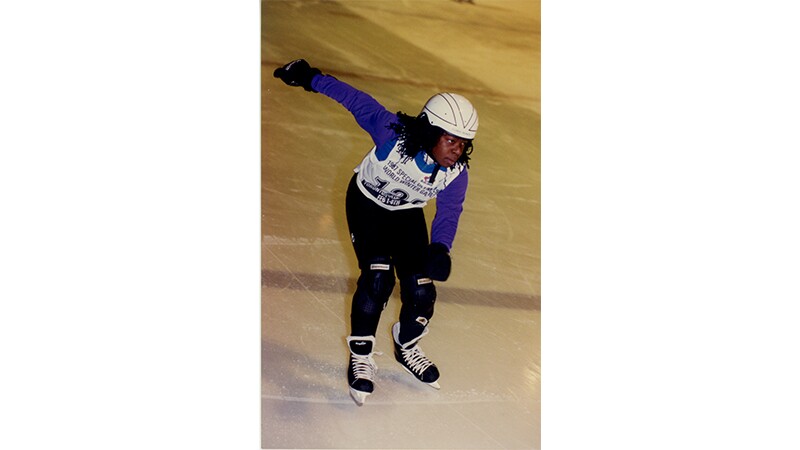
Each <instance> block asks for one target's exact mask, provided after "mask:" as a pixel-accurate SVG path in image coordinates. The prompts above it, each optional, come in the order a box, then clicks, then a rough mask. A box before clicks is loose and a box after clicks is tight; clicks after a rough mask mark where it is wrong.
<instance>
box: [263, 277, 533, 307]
mask: <svg viewBox="0 0 800 450" xmlns="http://www.w3.org/2000/svg"><path fill="white" fill-rule="evenodd" d="M293 280H295V281H297V282H298V283H300V285H301V286H303V289H304V290H306V291H308V292H312V291H317V292H327V293H333V294H352V290H353V289H354V286H355V285H356V278H354V277H348V276H345V275H336V274H319V273H302V272H291V271H289V270H288V269H287V270H286V271H280V270H267V269H264V270H262V271H261V286H263V287H274V288H284V287H286V288H287V289H292V288H291V283H290V282H291V281H293ZM287 286H288V287H287ZM436 289H437V290H439V292H440V293H441V294H442V295H440V296H439V297H438V298H437V299H436V301H437V302H443V303H456V304H459V303H460V304H470V305H483V306H496V307H500V308H515V309H526V310H534V311H541V297H540V296H538V295H533V294H520V293H515V292H497V291H488V290H479V289H468V288H457V287H449V286H443V285H441V284H440V285H437V286H436Z"/></svg>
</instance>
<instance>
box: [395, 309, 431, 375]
mask: <svg viewBox="0 0 800 450" xmlns="http://www.w3.org/2000/svg"><path fill="white" fill-rule="evenodd" d="M426 334H428V329H427V328H425V331H423V332H422V334H421V335H419V336H417V337H416V338H414V339H412V340H410V341H409V342H406V343H404V344H401V343H400V322H397V323H395V324H394V325H393V326H392V336H393V337H394V357H395V359H396V360H397V362H399V363H400V364H401V365H402V366H403V368H404V369H406V371H407V372H408V373H410V374H411V375H414V376H415V377H416V378H417V379H418V380H419V381H421V382H423V383H425V384H427V385H428V386H430V387H432V388H434V389H439V388H440V387H441V386H439V382H438V380H439V369H437V368H436V365H435V364H433V363H432V362H431V360H429V359H428V358H427V357H426V356H425V353H423V351H422V349H421V348H420V347H419V345H418V344H417V342H418V341H419V340H420V339H422V337H423V336H425V335H426Z"/></svg>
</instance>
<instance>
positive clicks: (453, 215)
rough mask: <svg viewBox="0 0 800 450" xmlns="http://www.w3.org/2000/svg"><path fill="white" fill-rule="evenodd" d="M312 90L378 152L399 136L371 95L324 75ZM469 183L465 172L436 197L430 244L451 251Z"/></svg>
mask: <svg viewBox="0 0 800 450" xmlns="http://www.w3.org/2000/svg"><path fill="white" fill-rule="evenodd" d="M311 87H312V88H313V89H314V90H315V91H317V92H319V93H321V94H323V95H325V96H327V97H330V98H332V99H334V100H336V101H337V102H339V103H340V104H342V106H344V107H345V108H347V110H348V111H350V113H351V114H353V117H355V119H356V122H357V123H358V125H359V126H360V127H361V128H363V129H364V131H366V132H367V133H369V135H370V136H371V137H372V141H373V142H374V144H375V147H376V149H381V148H384V147H385V146H386V144H387V143H389V142H390V141H393V140H396V139H397V134H396V133H395V132H394V131H393V130H392V129H391V128H389V124H391V123H398V121H399V120H398V118H397V115H396V114H395V113H392V112H390V111H388V110H387V109H386V108H384V107H383V105H381V104H380V103H378V101H377V100H375V99H374V98H372V97H371V96H370V95H368V94H366V93H364V92H362V91H359V90H358V89H356V88H354V87H352V86H350V85H348V84H347V83H344V82H342V81H339V80H337V79H336V78H334V77H331V76H325V75H317V76H315V77H314V79H313V80H312V81H311ZM468 184H469V177H468V172H467V170H466V169H464V170H463V171H462V172H461V173H460V174H459V175H458V176H456V177H455V178H454V179H453V180H452V182H451V183H449V184H448V185H447V186H446V187H445V188H444V189H442V190H440V191H439V192H438V194H437V195H436V197H435V198H436V215H435V216H434V218H433V223H432V224H431V242H439V243H442V244H444V245H446V246H447V248H448V249H452V247H453V241H454V239H455V236H456V230H457V229H458V221H459V218H460V217H461V212H462V211H463V205H464V200H465V198H466V194H467V185H468Z"/></svg>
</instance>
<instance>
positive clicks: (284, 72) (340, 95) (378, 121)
mask: <svg viewBox="0 0 800 450" xmlns="http://www.w3.org/2000/svg"><path fill="white" fill-rule="evenodd" d="M273 75H274V76H275V77H276V78H280V79H281V80H283V82H284V83H286V84H288V85H289V86H300V87H303V88H304V89H305V90H307V91H311V92H319V93H320V94H323V95H325V96H327V97H330V98H332V99H334V100H336V101H337V102H339V103H340V104H341V105H342V106H344V107H345V108H347V110H348V111H350V113H351V114H353V117H355V119H356V122H357V123H358V125H359V126H360V127H361V128H363V129H364V131H366V132H367V133H369V135H370V136H371V137H372V140H373V142H375V145H376V146H380V145H381V144H383V143H384V142H386V141H387V140H389V139H390V138H392V137H393V136H394V132H393V131H391V130H390V129H389V128H388V126H389V124H390V123H392V122H397V115H396V114H394V113H391V112H389V111H387V110H386V108H384V107H383V105H381V104H380V103H378V101H377V100H375V99H374V98H372V97H371V96H370V95H369V94H367V93H365V92H362V91H360V90H358V89H356V88H354V87H352V86H350V85H349V84H347V83H344V82H342V81H339V80H337V79H336V78H334V77H332V76H329V75H323V74H322V72H321V71H320V70H319V69H317V68H315V67H311V66H310V65H309V64H308V62H306V61H305V60H303V59H297V60H294V61H292V62H290V63H288V64H286V65H285V66H283V67H279V68H277V69H275V72H274V73H273Z"/></svg>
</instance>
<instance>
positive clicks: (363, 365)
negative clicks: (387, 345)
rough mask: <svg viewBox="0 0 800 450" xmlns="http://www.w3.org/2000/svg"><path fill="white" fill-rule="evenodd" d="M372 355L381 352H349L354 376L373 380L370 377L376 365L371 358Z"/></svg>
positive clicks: (376, 368) (374, 371)
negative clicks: (357, 353) (363, 353)
mask: <svg viewBox="0 0 800 450" xmlns="http://www.w3.org/2000/svg"><path fill="white" fill-rule="evenodd" d="M372 355H382V353H381V352H374V353H371V354H369V355H356V354H355V353H351V354H350V356H351V357H352V358H353V374H354V375H355V378H361V379H362V380H369V381H373V380H372V377H374V376H375V373H376V372H377V371H378V365H377V364H375V360H374V359H372Z"/></svg>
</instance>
